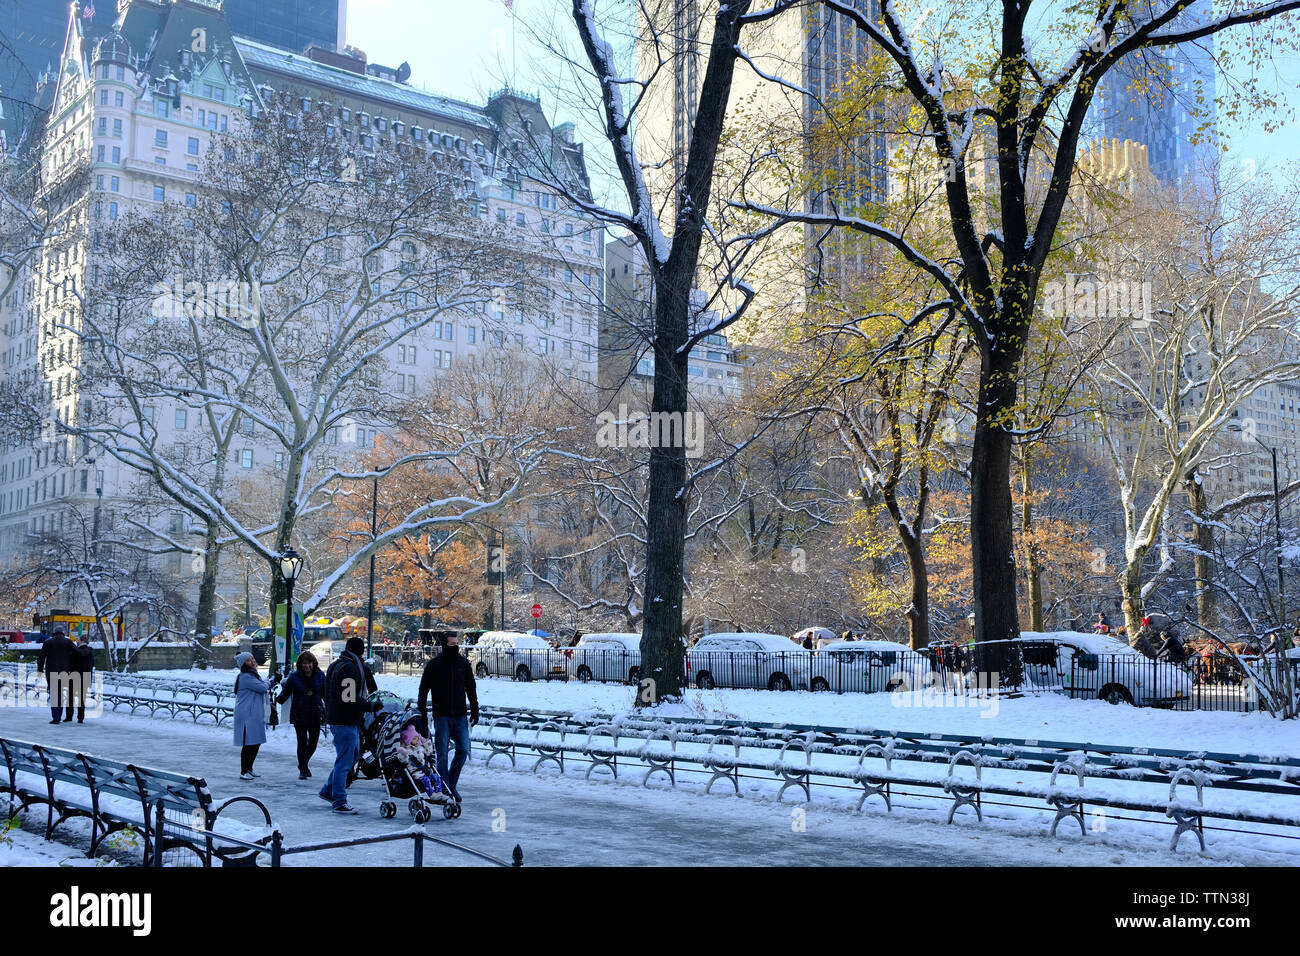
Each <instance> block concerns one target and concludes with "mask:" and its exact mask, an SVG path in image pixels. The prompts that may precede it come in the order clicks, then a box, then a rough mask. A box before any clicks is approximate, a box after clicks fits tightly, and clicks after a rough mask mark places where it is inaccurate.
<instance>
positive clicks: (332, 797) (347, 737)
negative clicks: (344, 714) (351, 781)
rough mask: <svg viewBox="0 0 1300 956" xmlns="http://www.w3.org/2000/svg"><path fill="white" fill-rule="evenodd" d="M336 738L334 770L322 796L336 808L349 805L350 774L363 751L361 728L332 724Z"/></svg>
mask: <svg viewBox="0 0 1300 956" xmlns="http://www.w3.org/2000/svg"><path fill="white" fill-rule="evenodd" d="M330 733H331V734H332V735H333V737H334V769H333V770H331V771H330V775H329V779H328V780H326V781H325V786H323V787H322V788H321V791H320V795H321V796H322V797H324V798H325V799H326V800H328V801H330V803H332V804H334V806H335V807H346V806H347V805H348V774H349V773H351V772H352V768H353V767H355V766H356V765H357V754H358V753H359V752H360V750H361V728H360V727H349V726H346V725H343V724H330Z"/></svg>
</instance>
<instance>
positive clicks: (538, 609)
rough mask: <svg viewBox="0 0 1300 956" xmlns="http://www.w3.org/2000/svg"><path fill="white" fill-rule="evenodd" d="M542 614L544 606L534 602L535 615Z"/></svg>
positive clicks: (539, 615)
mask: <svg viewBox="0 0 1300 956" xmlns="http://www.w3.org/2000/svg"><path fill="white" fill-rule="evenodd" d="M541 616H542V606H541V605H540V604H534V605H533V617H541Z"/></svg>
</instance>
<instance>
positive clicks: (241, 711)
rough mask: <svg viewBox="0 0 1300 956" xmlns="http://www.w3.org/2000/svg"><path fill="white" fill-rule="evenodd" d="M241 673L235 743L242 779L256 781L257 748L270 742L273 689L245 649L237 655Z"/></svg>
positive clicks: (236, 659) (236, 684)
mask: <svg viewBox="0 0 1300 956" xmlns="http://www.w3.org/2000/svg"><path fill="white" fill-rule="evenodd" d="M235 664H236V665H238V667H239V676H238V677H236V678H235V746H236V747H239V748H241V749H240V751H239V778H240V779H241V780H252V779H253V778H254V777H260V776H261V774H257V773H253V761H254V760H256V759H257V750H258V748H259V747H261V746H262V744H264V743H266V707H267V694H269V693H270V692H271V688H270V687H269V686H268V685H267V683H266V681H264V680H262V677H261V675H260V674H258V672H257V661H255V660H253V655H252V654H250V653H248V652H247V651H244V652H243V653H242V654H236V655H235Z"/></svg>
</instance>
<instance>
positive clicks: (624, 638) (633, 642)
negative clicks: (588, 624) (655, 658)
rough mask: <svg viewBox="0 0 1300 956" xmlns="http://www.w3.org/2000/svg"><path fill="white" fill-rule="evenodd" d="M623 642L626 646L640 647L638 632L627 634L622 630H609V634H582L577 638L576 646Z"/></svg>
mask: <svg viewBox="0 0 1300 956" xmlns="http://www.w3.org/2000/svg"><path fill="white" fill-rule="evenodd" d="M611 643H612V644H624V645H626V646H628V647H636V648H640V647H641V635H640V634H627V633H623V632H611V633H609V634H584V635H582V637H581V638H579V640H578V646H579V647H581V646H582V645H584V644H611Z"/></svg>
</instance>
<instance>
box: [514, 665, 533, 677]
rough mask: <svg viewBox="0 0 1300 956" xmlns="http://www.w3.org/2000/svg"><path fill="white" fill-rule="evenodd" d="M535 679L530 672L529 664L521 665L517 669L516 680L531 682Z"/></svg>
mask: <svg viewBox="0 0 1300 956" xmlns="http://www.w3.org/2000/svg"><path fill="white" fill-rule="evenodd" d="M532 679H533V675H532V672H531V671H529V670H528V665H527V664H520V665H519V666H518V667H516V668H515V680H520V681H530V680H532Z"/></svg>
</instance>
